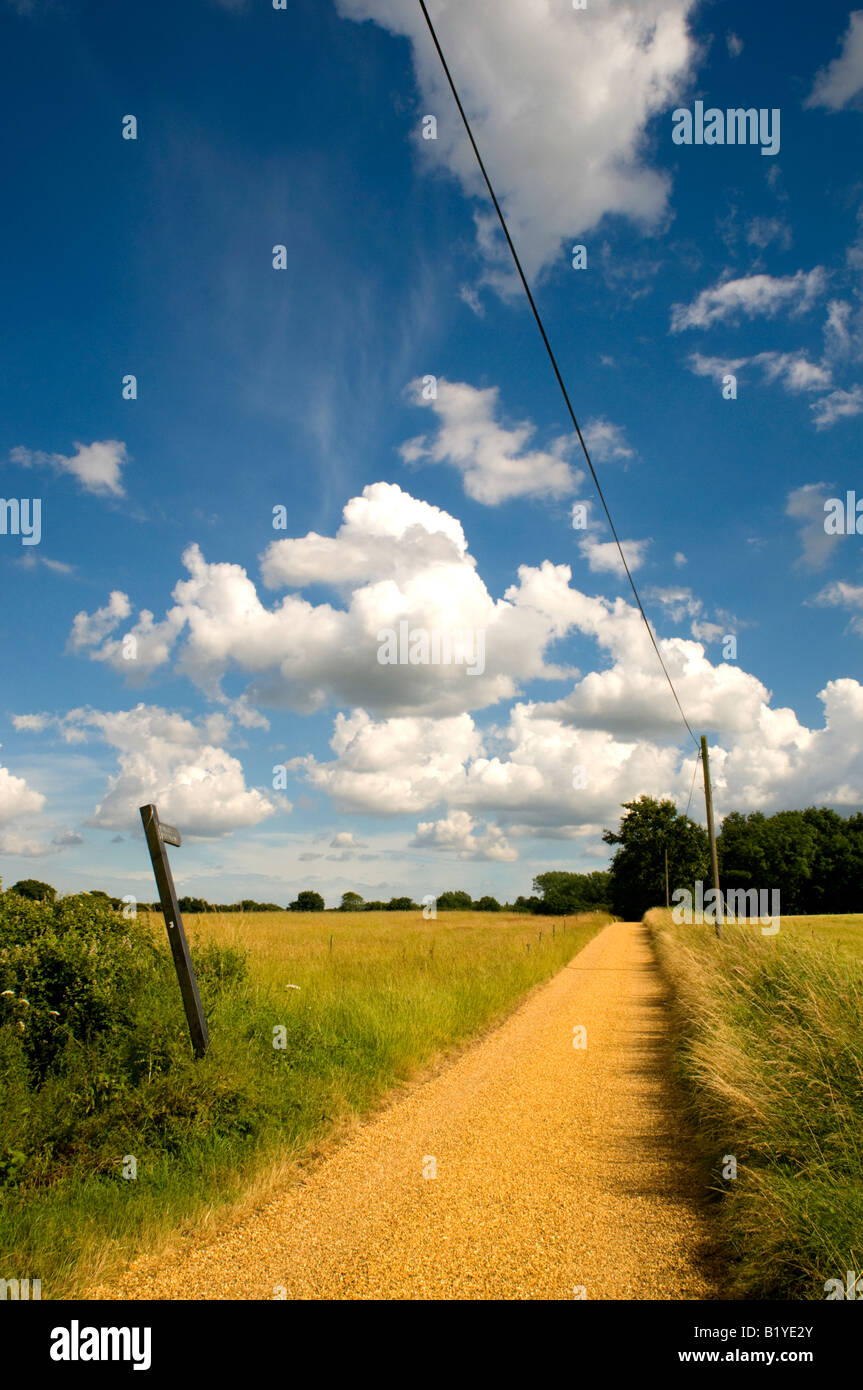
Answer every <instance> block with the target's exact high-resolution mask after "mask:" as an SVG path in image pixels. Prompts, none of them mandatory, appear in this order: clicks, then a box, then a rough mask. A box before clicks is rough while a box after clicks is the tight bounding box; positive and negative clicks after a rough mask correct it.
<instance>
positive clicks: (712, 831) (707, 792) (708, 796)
mask: <svg viewBox="0 0 863 1390" xmlns="http://www.w3.org/2000/svg"><path fill="white" fill-rule="evenodd" d="M701 763H702V766H703V768H704V804H705V806H706V807H707V834H708V836H709V837H710V867H711V869H712V871H713V887H714V890H715V892H716V907H715V909H714V910H715V921H716V935H717V936H721V935H722V918H723V915H724V914H723V911H722V898H721V897H720V893H719V857H718V855H717V853H716V827H715V826H714V824H713V792H712V791H711V788H710V758H709V756H708V753H707V736H706V734H702V735H701Z"/></svg>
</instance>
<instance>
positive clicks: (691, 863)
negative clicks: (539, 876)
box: [602, 796, 863, 921]
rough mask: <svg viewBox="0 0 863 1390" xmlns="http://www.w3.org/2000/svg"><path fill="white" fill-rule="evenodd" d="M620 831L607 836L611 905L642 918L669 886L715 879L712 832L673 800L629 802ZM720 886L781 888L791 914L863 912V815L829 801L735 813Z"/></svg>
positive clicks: (728, 822) (721, 838)
mask: <svg viewBox="0 0 863 1390" xmlns="http://www.w3.org/2000/svg"><path fill="white" fill-rule="evenodd" d="M623 810H624V815H623V817H622V819H621V822H620V826H619V828H618V830H617V831H612V830H606V831H605V832H604V834H603V837H602V838H603V840H604V841H605V842H606V844H609V845H616V846H618V849H617V851H616V853H615V856H614V858H613V860H612V862H611V867H610V871H609V876H610V888H611V908H612V911H613V912H615V913H617V914H618V915H619V916H621V917H623V918H625V919H626V920H628V921H636V920H638V919H640V918H641V916H642V914H643V913H644V912H645V911H646V910H647V909H648V908H650V907H659V906H662V904H663V903H665V901H666V876H665V864H666V854H667V856H668V886H669V890H670V893H671V894H673V893H674V891H675V890H676V889H678V888H686V889H688V890H689V891H690V892H692V891H693V889H694V885H695V883H696V882H697V881H698V880H701V882H702V883H709V882H710V881H711V878H710V847H709V841H708V837H707V831H706V830H705V829H704V828H703V826H701V825H698V824H697V822H695V821H693V820H690V819H689V817H688V816H685V815H681V814H680V813H679V812H678V810H677V807H676V806H675V804H674V802H673V801H670V800H664V801H657V800H655V799H654V798H653V797H650V796H642V797H639V798H638V799H637V800H636V801H627V802H625V803H624V806H623ZM716 849H717V857H718V860H719V884H720V888H721V889H722V891H723V892H725V891H727V890H728V889H732V888H733V889H736V890H738V891H740V890H742V891H744V892H745V891H749V890H751V889H756V890H759V889H762V888H763V889H778V890H779V892H780V894H781V907H782V912H783V913H784V914H785V915H788V916H795V915H801V916H805V915H817V914H819V913H840V912H861V911H863V814H861V813H860V812H859V811H858V812H855V813H854V814H852V815H849V816H847V817H843V816H841V815H839V814H838V812H836V811H831V810H829V809H828V808H827V807H826V806H820V807H816V806H810V807H808V808H807V809H806V810H805V811H777V812H775V813H774V814H773V815H770V816H766V815H764V813H763V812H762V811H752V812H750V813H749V814H748V815H746V814H744V813H743V812H741V811H731V812H729V814H728V815H727V816H726V817H725V819H724V820H723V822H722V829H721V831H720V833H719V835H717V837H716Z"/></svg>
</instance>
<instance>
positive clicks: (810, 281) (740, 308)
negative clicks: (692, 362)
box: [671, 266, 827, 333]
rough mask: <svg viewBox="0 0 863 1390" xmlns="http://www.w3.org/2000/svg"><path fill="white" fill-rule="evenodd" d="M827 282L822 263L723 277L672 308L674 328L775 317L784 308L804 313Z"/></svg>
mask: <svg viewBox="0 0 863 1390" xmlns="http://www.w3.org/2000/svg"><path fill="white" fill-rule="evenodd" d="M826 284H827V275H826V272H825V271H824V270H823V269H822V267H821V266H816V267H815V268H814V270H809V271H804V270H798V271H797V274H796V275H785V276H779V277H777V276H772V275H746V276H743V277H741V278H740V279H737V280H723V281H720V282H719V284H717V285H714V286H712V287H711V288H710V289H707V290H702V291H701V293H700V294H699V295H697V297H696V298H695V299H694V300H693V301H692V303H691V304H674V305H672V309H671V331H672V333H682V332H684V331H685V330H686V329H687V328H709V327H710V326H711V325H712V324H714V323H724V322H726V321H727V320H729V319H735V318H739V317H740V316H741V315H743V316H744V317H745V318H748V319H752V318H756V317H757V316H759V315H764V316H765V317H767V318H773V317H774V315H775V314H777V313H778V312H779V310H780V309H786V308H787V309H790V311H791V312H792V314H802V313H805V312H806V311H807V310H809V309H811V307H812V305H813V304H814V302H815V300H816V299H817V298H818V296H819V295H820V294H823V292H824V289H825V287H826Z"/></svg>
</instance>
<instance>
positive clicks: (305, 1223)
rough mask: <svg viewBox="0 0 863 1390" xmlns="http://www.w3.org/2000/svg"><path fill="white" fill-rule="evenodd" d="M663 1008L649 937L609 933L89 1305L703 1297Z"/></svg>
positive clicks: (702, 1231) (691, 1185) (627, 928)
mask: <svg viewBox="0 0 863 1390" xmlns="http://www.w3.org/2000/svg"><path fill="white" fill-rule="evenodd" d="M665 998H666V996H665V991H664V987H663V985H662V981H661V979H660V976H659V972H658V969H657V966H656V963H655V961H654V958H653V954H652V951H651V949H650V946H649V944H648V939H647V933H646V929H645V928H644V927H643V926H642V925H641V924H640V923H615V924H613V925H612V926H609V927H606V928H605V929H604V930H603V931H602V932H600V933H599V934H598V935H597V936H596V937H594V938H593V940H591V941H590V942H589V943H588V945H587V946H586V947H585V949H584V950H583V951H581V952H580V954H579V955H578V956H576V957H574V959H573V960H572V962H571V963H570V965H568V966H567V967H566V968H565V969H564V970H562V971H561V972H560V974H558V975H557V976H555V978H554V979H553V980H551V981H550V982H549V983H548V984H546V985H543V986H541V987H540V988H539V989H538V990H536V991H535V992H534V993H533V994H532V995H531V996H530V998H529V999H528V1000H527V1001H526V1002H525V1003H524V1004H522V1005H521V1006H520V1007H519V1008H518V1010H517V1011H516V1012H515V1013H514V1014H513V1015H512V1016H511V1017H510V1018H509V1019H508V1020H507V1021H506V1022H505V1023H503V1024H502V1025H501V1026H500V1027H498V1028H497V1029H495V1030H494V1031H493V1032H492V1033H490V1034H488V1035H487V1036H486V1037H484V1038H483V1039H481V1040H480V1041H479V1042H478V1043H476V1044H475V1045H473V1046H471V1047H470V1048H468V1049H467V1050H466V1051H465V1052H464V1053H462V1054H461V1055H460V1056H459V1057H458V1058H457V1059H456V1060H455V1061H453V1062H452V1063H451V1064H450V1065H449V1066H446V1067H445V1068H444V1069H443V1070H442V1071H441V1073H440V1074H439V1075H437V1076H435V1077H434V1078H433V1079H432V1080H429V1081H425V1082H423V1083H421V1084H419V1085H417V1086H415V1087H413V1088H412V1089H410V1090H408V1092H407V1093H406V1094H404V1095H402V1096H401V1098H399V1099H398V1100H397V1101H395V1103H394V1104H392V1105H391V1106H390V1107H389V1108H387V1109H385V1110H383V1111H381V1112H380V1113H378V1114H377V1115H375V1116H374V1117H373V1118H371V1119H370V1120H369V1121H368V1122H367V1123H365V1124H363V1125H362V1126H360V1128H359V1129H358V1130H357V1132H356V1134H355V1135H354V1137H352V1138H351V1139H350V1140H349V1141H348V1142H346V1143H345V1144H344V1145H343V1146H342V1147H341V1148H339V1149H337V1150H336V1151H335V1152H334V1153H333V1154H332V1155H331V1156H330V1157H329V1158H327V1159H325V1160H324V1161H323V1162H322V1163H321V1164H320V1166H319V1167H317V1168H316V1169H314V1170H313V1171H312V1172H311V1173H310V1174H309V1175H308V1176H307V1177H306V1179H305V1180H304V1181H302V1182H299V1183H297V1184H295V1185H293V1186H291V1187H288V1188H284V1189H282V1190H281V1191H280V1192H279V1195H278V1196H276V1197H275V1198H273V1199H272V1200H271V1201H269V1202H268V1203H267V1204H266V1205H265V1206H262V1207H260V1208H258V1209H257V1210H256V1211H255V1212H253V1213H252V1214H251V1215H249V1216H246V1217H245V1218H243V1219H242V1220H241V1221H240V1222H238V1224H236V1225H234V1226H232V1227H229V1228H228V1229H227V1230H224V1231H222V1232H221V1233H219V1234H217V1235H213V1236H210V1237H208V1238H207V1239H206V1240H204V1241H203V1242H196V1243H192V1242H189V1243H187V1245H186V1248H185V1249H183V1250H181V1251H180V1252H179V1254H178V1253H174V1254H173V1255H171V1256H170V1257H162V1258H161V1260H159V1261H158V1262H157V1261H156V1260H155V1259H153V1258H149V1259H146V1260H143V1261H139V1262H138V1263H137V1264H136V1265H133V1266H132V1267H130V1269H129V1270H128V1271H127V1272H126V1274H125V1276H124V1277H123V1279H122V1281H121V1282H120V1283H119V1284H116V1285H114V1286H112V1287H111V1288H110V1289H99V1290H93V1291H92V1293H91V1295H90V1296H91V1297H108V1298H138V1299H141V1298H157V1299H164V1298H170V1299H227V1298H239V1299H272V1298H274V1297H285V1296H286V1297H287V1298H289V1299H291V1298H313V1299H453V1298H455V1299H572V1298H574V1297H587V1298H591V1299H615V1298H620V1299H630V1298H642V1299H704V1298H716V1297H718V1296H719V1292H718V1289H717V1287H716V1286H715V1285H714V1284H713V1283H712V1282H711V1275H710V1273H709V1270H708V1267H707V1266H706V1265H705V1264H704V1262H703V1255H704V1252H705V1250H706V1248H707V1240H708V1239H709V1228H708V1226H707V1224H706V1217H705V1215H704V1210H703V1207H701V1206H700V1205H699V1199H698V1182H697V1179H696V1177H695V1174H694V1171H693V1168H692V1165H691V1162H690V1159H689V1157H688V1154H687V1147H686V1142H685V1138H684V1137H683V1135H682V1133H681V1130H680V1126H679V1121H678V1118H677V1115H676V1111H675V1108H674V1104H673V1097H672V1095H671V1092H670V1089H669V1083H668V1080H667V1058H666V1053H665V1046H666V1012H665ZM578 1027H582V1028H585V1029H586V1030H587V1046H586V1048H576V1047H574V1046H573V1041H574V1038H575V1040H577V1035H575V1034H574V1031H573V1030H574V1029H575V1028H578ZM435 1171H436V1174H437V1176H431V1174H432V1173H433V1172H435ZM424 1174H425V1175H424ZM582 1289H583V1291H584V1292H583V1293H581V1292H580V1290H582Z"/></svg>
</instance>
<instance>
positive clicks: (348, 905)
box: [339, 893, 365, 912]
mask: <svg viewBox="0 0 863 1390" xmlns="http://www.w3.org/2000/svg"><path fill="white" fill-rule="evenodd" d="M364 907H365V903H364V902H363V900H362V898H361V897H360V895H359V893H342V900H341V902H340V903H339V912H362V910H363V908H364Z"/></svg>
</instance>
